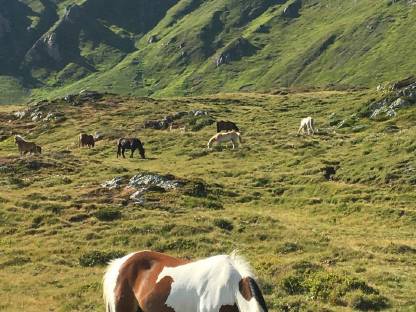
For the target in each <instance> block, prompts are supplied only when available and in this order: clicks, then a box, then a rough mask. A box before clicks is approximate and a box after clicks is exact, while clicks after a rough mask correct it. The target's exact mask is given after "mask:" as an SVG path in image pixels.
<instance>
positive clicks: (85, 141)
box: [78, 133, 95, 148]
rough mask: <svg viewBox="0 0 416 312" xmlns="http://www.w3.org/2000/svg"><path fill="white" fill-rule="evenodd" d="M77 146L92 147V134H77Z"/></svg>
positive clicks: (93, 143) (93, 144)
mask: <svg viewBox="0 0 416 312" xmlns="http://www.w3.org/2000/svg"><path fill="white" fill-rule="evenodd" d="M78 146H79V147H84V146H88V147H89V148H91V147H94V146H95V140H94V136H92V135H90V134H86V133H81V134H80V135H79V141H78Z"/></svg>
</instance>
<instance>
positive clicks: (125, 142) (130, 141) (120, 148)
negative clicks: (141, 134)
mask: <svg viewBox="0 0 416 312" xmlns="http://www.w3.org/2000/svg"><path fill="white" fill-rule="evenodd" d="M143 145H144V144H143V143H142V142H141V141H140V140H139V139H137V138H121V139H119V140H118V143H117V158H118V157H119V156H121V155H122V156H123V158H126V156H125V155H124V151H125V150H126V149H129V150H131V155H130V157H131V158H132V157H133V155H134V151H135V150H136V149H138V150H139V153H140V156H141V157H142V158H143V159H145V158H146V156H145V151H144V147H143Z"/></svg>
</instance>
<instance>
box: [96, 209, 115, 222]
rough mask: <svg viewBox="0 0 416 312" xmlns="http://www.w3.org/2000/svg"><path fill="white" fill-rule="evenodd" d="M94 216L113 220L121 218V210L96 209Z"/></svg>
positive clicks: (102, 219) (104, 219)
mask: <svg viewBox="0 0 416 312" xmlns="http://www.w3.org/2000/svg"><path fill="white" fill-rule="evenodd" d="M94 216H95V217H96V218H97V219H98V220H100V221H114V220H118V219H120V218H121V212H120V211H119V210H116V209H114V208H104V209H100V210H98V211H97V212H96V213H95V214H94Z"/></svg>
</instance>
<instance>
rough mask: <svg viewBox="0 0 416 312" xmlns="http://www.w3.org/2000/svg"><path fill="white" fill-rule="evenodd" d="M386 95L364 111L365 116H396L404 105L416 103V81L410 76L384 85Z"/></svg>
mask: <svg viewBox="0 0 416 312" xmlns="http://www.w3.org/2000/svg"><path fill="white" fill-rule="evenodd" d="M384 90H386V91H385V92H387V93H386V95H385V96H384V97H383V98H382V99H381V100H379V101H376V102H374V103H371V104H370V105H369V106H368V108H367V109H366V110H365V111H364V112H363V113H362V115H363V116H364V117H370V118H378V117H380V116H385V117H394V116H396V115H397V111H399V110H400V109H402V108H404V107H408V106H413V105H416V81H415V79H414V78H412V77H410V78H407V79H404V80H401V81H398V82H395V83H392V84H389V85H387V86H386V87H384Z"/></svg>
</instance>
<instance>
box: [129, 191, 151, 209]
mask: <svg viewBox="0 0 416 312" xmlns="http://www.w3.org/2000/svg"><path fill="white" fill-rule="evenodd" d="M146 191H147V189H145V188H142V189H139V190H137V191H136V192H134V193H133V194H132V195H131V196H130V199H131V200H132V201H133V203H134V204H136V205H144V202H145V201H144V197H143V196H144V195H145V194H146Z"/></svg>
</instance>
